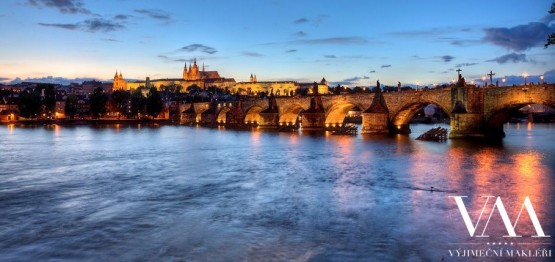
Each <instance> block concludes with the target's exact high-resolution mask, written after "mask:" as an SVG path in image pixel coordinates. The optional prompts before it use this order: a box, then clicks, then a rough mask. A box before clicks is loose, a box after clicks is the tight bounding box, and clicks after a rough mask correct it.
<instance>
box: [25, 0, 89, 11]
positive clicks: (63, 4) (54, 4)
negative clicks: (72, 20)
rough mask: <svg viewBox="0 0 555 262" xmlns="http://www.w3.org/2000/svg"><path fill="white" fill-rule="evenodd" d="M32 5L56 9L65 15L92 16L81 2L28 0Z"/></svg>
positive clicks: (71, 0) (74, 0) (75, 0)
mask: <svg viewBox="0 0 555 262" xmlns="http://www.w3.org/2000/svg"><path fill="white" fill-rule="evenodd" d="M27 2H28V3H29V4H30V5H32V6H35V7H39V8H41V7H48V8H55V9H58V11H60V12H62V13H64V14H77V13H82V14H90V13H91V11H89V10H88V9H86V8H84V7H83V6H84V4H83V3H82V1H80V0H28V1H27Z"/></svg>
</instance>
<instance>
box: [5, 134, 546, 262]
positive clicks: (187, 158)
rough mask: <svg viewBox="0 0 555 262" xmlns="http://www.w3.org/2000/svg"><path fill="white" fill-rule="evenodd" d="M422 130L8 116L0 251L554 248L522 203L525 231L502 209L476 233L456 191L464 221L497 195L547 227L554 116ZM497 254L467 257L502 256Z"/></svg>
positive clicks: (414, 252) (174, 255)
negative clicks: (73, 122)
mask: <svg viewBox="0 0 555 262" xmlns="http://www.w3.org/2000/svg"><path fill="white" fill-rule="evenodd" d="M431 127H432V126H429V125H416V124H413V125H411V128H412V130H413V133H412V134H411V135H410V136H401V135H398V136H395V137H370V136H362V135H360V134H359V135H358V136H356V137H351V136H333V135H329V134H302V133H299V132H294V133H286V132H261V131H234V130H224V129H222V128H220V129H208V128H200V127H184V126H161V127H145V126H131V127H124V126H111V127H101V128H94V127H89V126H75V127H71V126H57V125H52V126H47V127H42V126H41V127H16V126H13V125H9V126H8V125H3V126H0V150H1V153H0V260H1V261H35V260H72V261H73V260H77V261H82V260H87V261H90V260H92V261H129V260H139V261H142V260H147V261H184V260H186V261H291V260H295V261H353V260H354V261H439V260H440V259H442V258H445V260H446V261H453V260H455V261H458V260H461V261H462V260H465V259H468V257H466V258H465V257H461V256H460V255H458V256H457V255H456V253H453V252H454V250H458V251H459V252H463V251H464V250H476V249H486V248H492V245H493V244H495V245H496V248H499V247H503V248H505V249H506V250H509V249H511V250H524V249H526V250H534V252H535V251H536V250H538V249H542V248H543V249H546V250H553V247H554V245H553V240H552V238H550V237H545V238H531V237H530V236H531V235H536V234H537V231H536V230H534V229H535V227H533V226H532V223H531V219H530V217H531V216H530V215H529V212H528V214H527V212H526V211H527V210H528V209H524V210H525V211H524V212H523V215H522V216H521V217H520V220H518V225H517V226H516V227H515V228H516V230H517V231H518V232H517V233H522V235H523V236H522V237H520V238H507V237H503V236H502V235H507V230H506V227H505V226H504V225H503V222H502V220H501V218H500V216H499V215H494V216H493V217H492V218H491V221H489V226H488V228H487V231H486V233H489V235H490V237H489V238H485V237H481V238H477V237H476V235H474V236H471V235H470V233H469V231H468V230H467V227H466V226H465V223H464V222H463V219H462V215H461V214H462V213H461V212H460V209H459V208H458V207H457V204H456V203H455V199H454V198H452V197H450V196H468V197H467V198H464V201H465V203H466V205H467V206H466V207H467V208H468V212H469V213H470V217H471V219H472V223H476V221H477V219H478V216H479V214H480V210H481V208H482V206H483V205H484V202H485V198H481V197H480V196H496V197H497V196H499V197H500V199H502V201H503V203H504V204H505V208H506V210H507V212H508V214H509V217H510V219H511V221H514V220H515V218H516V217H517V216H518V213H519V210H520V208H521V206H522V204H523V201H524V200H525V198H526V197H529V199H530V200H531V203H532V204H533V208H534V210H535V213H536V214H537V217H538V220H539V222H540V224H541V227H542V228H543V230H544V231H545V234H546V235H551V236H555V205H554V204H553V203H554V200H555V190H554V189H553V188H554V183H555V157H554V156H555V125H553V124H551V125H549V124H535V125H527V124H510V125H508V124H507V125H505V132H506V133H507V137H506V138H505V139H503V141H502V142H500V143H483V142H472V141H463V140H450V141H447V142H442V143H437V142H425V141H418V140H415V137H417V136H418V135H419V134H421V133H422V132H424V131H426V130H428V129H429V128H431ZM431 187H434V190H433V191H432V190H430V189H431ZM494 200H495V199H494V198H492V199H491V200H490V201H491V202H490V204H493V201H494ZM492 212H493V211H492ZM496 212H497V211H496ZM485 217H486V216H485V215H484V218H482V222H480V223H482V224H481V225H482V226H483V225H484V223H485V220H486V219H485ZM477 228H479V229H480V230H479V231H481V228H482V227H481V226H480V225H479V226H478V227H477ZM480 233H481V232H480ZM476 234H478V233H476ZM505 242H507V243H505ZM512 242H514V243H513V244H511V243H512ZM551 252H552V254H551V258H546V257H535V258H525V257H521V256H520V257H517V258H515V259H516V260H513V261H517V260H519V259H520V260H523V261H538V260H539V261H543V260H545V261H548V260H550V259H553V256H555V253H553V251H551ZM491 254H492V253H489V255H488V256H481V255H477V256H478V258H479V260H476V261H482V260H484V261H487V260H491V261H503V260H499V259H501V258H499V257H496V256H493V255H491ZM474 255H475V256H476V253H474ZM527 259H529V260H527Z"/></svg>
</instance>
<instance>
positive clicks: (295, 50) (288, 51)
mask: <svg viewBox="0 0 555 262" xmlns="http://www.w3.org/2000/svg"><path fill="white" fill-rule="evenodd" d="M295 52H297V49H289V50H287V51H285V53H295Z"/></svg>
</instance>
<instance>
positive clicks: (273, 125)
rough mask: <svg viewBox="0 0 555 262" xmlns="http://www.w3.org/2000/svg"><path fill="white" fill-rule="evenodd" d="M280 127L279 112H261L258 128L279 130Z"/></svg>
mask: <svg viewBox="0 0 555 262" xmlns="http://www.w3.org/2000/svg"><path fill="white" fill-rule="evenodd" d="M278 127H279V113H278V112H264V111H262V112H260V123H259V124H258V128H261V129H277V128H278Z"/></svg>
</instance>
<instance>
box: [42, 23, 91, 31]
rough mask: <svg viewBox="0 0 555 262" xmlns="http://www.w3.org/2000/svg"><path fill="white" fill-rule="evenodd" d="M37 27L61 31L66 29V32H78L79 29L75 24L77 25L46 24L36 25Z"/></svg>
mask: <svg viewBox="0 0 555 262" xmlns="http://www.w3.org/2000/svg"><path fill="white" fill-rule="evenodd" d="M38 25H41V26H47V27H57V28H62V29H67V30H78V29H80V28H81V26H80V25H79V24H78V23H77V24H47V23H38Z"/></svg>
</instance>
